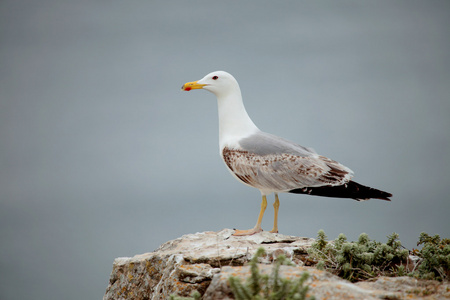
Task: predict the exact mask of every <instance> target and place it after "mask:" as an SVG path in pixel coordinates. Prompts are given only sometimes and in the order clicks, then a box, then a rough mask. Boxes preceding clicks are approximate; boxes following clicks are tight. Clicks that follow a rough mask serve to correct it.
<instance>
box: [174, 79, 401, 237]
mask: <svg viewBox="0 0 450 300" xmlns="http://www.w3.org/2000/svg"><path fill="white" fill-rule="evenodd" d="M181 89H182V90H183V91H190V90H195V89H204V90H207V91H209V92H211V93H213V94H214V95H216V97H217V104H218V111H219V148H220V155H221V157H222V160H223V161H224V163H225V165H226V167H227V168H228V170H229V171H230V172H231V174H232V175H233V176H234V177H235V178H236V179H237V180H238V181H240V182H242V183H243V184H245V185H248V186H251V187H254V188H257V189H259V191H260V192H261V195H262V202H261V210H260V212H259V216H258V220H257V222H256V225H255V227H253V228H252V229H248V230H235V232H234V234H233V235H235V236H245V235H252V234H255V233H258V232H261V231H263V230H262V228H261V222H262V219H263V216H264V211H265V210H266V207H267V195H269V194H271V193H274V195H275V202H274V203H273V207H274V211H275V214H274V224H273V229H272V230H271V231H270V232H272V233H278V210H279V207H280V200H279V198H278V193H295V194H307V195H314V196H324V197H336V198H350V199H354V200H357V201H361V200H369V199H371V198H374V199H382V200H387V201H390V199H389V197H392V194H390V193H387V192H383V191H380V190H377V189H374V188H370V187H367V186H364V185H361V184H359V183H357V182H355V181H352V180H351V179H352V177H353V171H352V170H350V169H349V168H347V167H346V166H344V165H342V164H340V163H338V162H337V161H334V160H332V159H329V158H327V157H325V156H322V155H319V154H318V153H316V152H315V151H314V150H313V149H311V148H308V147H303V146H300V145H298V144H296V143H293V142H291V141H288V140H286V139H283V138H281V137H278V136H275V135H272V134H269V133H266V132H263V131H261V130H259V129H258V127H256V125H255V123H253V121H252V120H251V119H250V117H249V115H248V114H247V111H246V110H245V107H244V103H243V101H242V94H241V90H240V88H239V84H238V82H237V81H236V79H235V78H234V77H233V76H232V75H231V74H229V73H227V72H224V71H216V72H212V73H210V74H208V75H206V76H205V77H203V78H202V79H200V80H198V81H192V82H187V83H185V84H184V85H183V86H182V87H181Z"/></svg>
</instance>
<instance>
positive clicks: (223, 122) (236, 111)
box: [217, 86, 259, 149]
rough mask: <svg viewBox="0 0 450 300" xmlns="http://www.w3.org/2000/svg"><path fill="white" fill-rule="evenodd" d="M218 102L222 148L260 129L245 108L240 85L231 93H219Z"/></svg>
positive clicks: (234, 143) (220, 143)
mask: <svg viewBox="0 0 450 300" xmlns="http://www.w3.org/2000/svg"><path fill="white" fill-rule="evenodd" d="M217 104H218V109H219V145H220V149H223V147H225V146H231V147H233V146H235V145H236V144H237V142H236V141H237V140H239V139H241V138H243V137H246V136H249V135H251V134H253V133H255V132H257V131H259V129H258V127H256V125H255V124H254V123H253V121H252V120H251V119H250V117H249V116H248V114H247V111H246V110H245V107H244V103H243V102H242V96H241V91H240V89H239V86H237V89H235V90H234V91H231V92H230V93H227V94H221V95H217Z"/></svg>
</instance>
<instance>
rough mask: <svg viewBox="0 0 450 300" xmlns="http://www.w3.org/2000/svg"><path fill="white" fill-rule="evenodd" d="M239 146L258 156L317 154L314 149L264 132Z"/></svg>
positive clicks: (252, 136) (247, 139)
mask: <svg viewBox="0 0 450 300" xmlns="http://www.w3.org/2000/svg"><path fill="white" fill-rule="evenodd" d="M239 145H240V146H241V147H242V149H244V150H245V151H248V152H251V153H255V154H258V155H268V154H283V153H286V154H292V155H297V156H305V157H306V156H311V155H316V154H317V153H316V152H315V151H314V149H312V148H307V147H303V146H300V145H298V144H295V143H293V142H291V141H289V140H286V139H283V138H280V137H278V136H276V135H273V134H269V133H266V132H262V131H260V132H257V133H255V134H253V135H251V136H249V137H246V138H244V139H242V140H240V141H239Z"/></svg>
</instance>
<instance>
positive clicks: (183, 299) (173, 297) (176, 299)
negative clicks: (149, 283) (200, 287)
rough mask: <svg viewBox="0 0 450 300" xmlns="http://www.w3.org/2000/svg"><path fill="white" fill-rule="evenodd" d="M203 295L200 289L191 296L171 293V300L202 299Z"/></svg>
mask: <svg viewBox="0 0 450 300" xmlns="http://www.w3.org/2000/svg"><path fill="white" fill-rule="evenodd" d="M200 298H201V295H200V293H199V292H198V291H194V292H192V294H191V297H180V296H176V295H170V300H200Z"/></svg>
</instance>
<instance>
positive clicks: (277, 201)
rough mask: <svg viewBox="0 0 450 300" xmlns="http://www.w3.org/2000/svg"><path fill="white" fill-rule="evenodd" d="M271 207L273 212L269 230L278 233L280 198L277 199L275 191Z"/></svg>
mask: <svg viewBox="0 0 450 300" xmlns="http://www.w3.org/2000/svg"><path fill="white" fill-rule="evenodd" d="M273 208H274V211H275V214H274V217H273V229H272V230H271V231H270V232H272V233H278V209H279V208H280V199H278V194H277V193H275V202H274V203H273Z"/></svg>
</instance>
